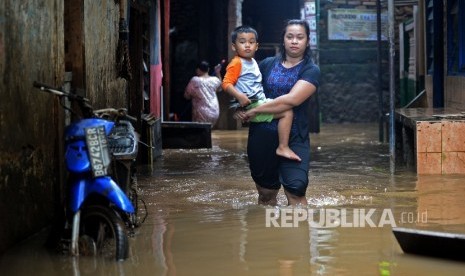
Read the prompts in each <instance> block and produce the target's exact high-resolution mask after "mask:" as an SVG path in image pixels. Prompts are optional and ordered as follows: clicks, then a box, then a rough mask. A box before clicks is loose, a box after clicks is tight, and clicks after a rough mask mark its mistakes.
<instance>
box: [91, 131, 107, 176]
mask: <svg viewBox="0 0 465 276" xmlns="http://www.w3.org/2000/svg"><path fill="white" fill-rule="evenodd" d="M85 133H86V144H87V149H88V153H89V158H90V164H91V167H92V174H93V176H94V177H99V176H104V175H108V167H109V165H110V154H109V151H108V142H107V137H106V135H105V128H104V127H103V126H99V127H89V128H86V129H85Z"/></svg>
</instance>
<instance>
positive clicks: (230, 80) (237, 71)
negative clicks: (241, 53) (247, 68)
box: [221, 56, 242, 90]
mask: <svg viewBox="0 0 465 276" xmlns="http://www.w3.org/2000/svg"><path fill="white" fill-rule="evenodd" d="M241 70H242V63H241V59H240V58H239V57H237V56H235V57H234V58H233V59H232V60H231V62H230V63H229V64H228V66H227V67H226V74H225V75H224V78H223V83H222V84H221V88H223V90H226V88H227V87H228V86H230V85H235V84H236V83H237V80H238V79H239V76H240V75H241Z"/></svg>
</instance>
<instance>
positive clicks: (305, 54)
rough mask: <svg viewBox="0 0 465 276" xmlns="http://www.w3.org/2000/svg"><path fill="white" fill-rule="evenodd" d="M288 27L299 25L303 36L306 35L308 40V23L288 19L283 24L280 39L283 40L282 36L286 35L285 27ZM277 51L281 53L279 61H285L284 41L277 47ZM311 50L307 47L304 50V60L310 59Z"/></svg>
mask: <svg viewBox="0 0 465 276" xmlns="http://www.w3.org/2000/svg"><path fill="white" fill-rule="evenodd" d="M290 25H300V26H302V27H304V29H305V34H306V35H307V40H310V26H309V25H308V22H307V21H305V20H302V19H290V20H288V21H287V22H286V24H284V28H283V32H282V34H281V39H283V40H284V35H285V34H286V30H287V27H289V26H290ZM279 51H280V53H281V60H283V61H284V60H286V49H285V48H284V41H282V43H281V45H280V46H279ZM311 55H312V53H311V50H310V47H309V46H308V45H307V47H306V48H305V53H304V58H311Z"/></svg>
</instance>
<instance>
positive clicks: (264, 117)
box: [247, 99, 274, 123]
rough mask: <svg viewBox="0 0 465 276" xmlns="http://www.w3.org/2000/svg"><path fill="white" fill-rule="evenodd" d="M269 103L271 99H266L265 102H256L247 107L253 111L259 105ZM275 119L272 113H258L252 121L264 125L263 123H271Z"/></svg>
mask: <svg viewBox="0 0 465 276" xmlns="http://www.w3.org/2000/svg"><path fill="white" fill-rule="evenodd" d="M268 101H271V99H264V100H258V101H256V102H253V103H251V104H250V105H248V106H247V109H252V108H255V107H257V106H259V105H262V104H264V103H266V102H268ZM273 119H274V115H273V114H270V113H258V114H257V115H256V116H255V118H253V119H252V120H250V121H251V122H254V123H262V122H268V123H269V122H271V121H272V120H273Z"/></svg>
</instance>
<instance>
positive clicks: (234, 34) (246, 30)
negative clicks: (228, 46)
mask: <svg viewBox="0 0 465 276" xmlns="http://www.w3.org/2000/svg"><path fill="white" fill-rule="evenodd" d="M242 33H253V34H254V35H255V40H256V41H258V33H257V31H256V30H255V29H254V28H252V27H250V26H247V25H243V26H239V27H236V28H235V29H234V31H232V32H231V42H232V43H234V42H235V41H236V39H237V35H238V34H242Z"/></svg>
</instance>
